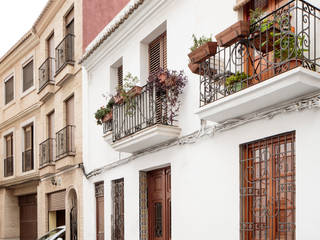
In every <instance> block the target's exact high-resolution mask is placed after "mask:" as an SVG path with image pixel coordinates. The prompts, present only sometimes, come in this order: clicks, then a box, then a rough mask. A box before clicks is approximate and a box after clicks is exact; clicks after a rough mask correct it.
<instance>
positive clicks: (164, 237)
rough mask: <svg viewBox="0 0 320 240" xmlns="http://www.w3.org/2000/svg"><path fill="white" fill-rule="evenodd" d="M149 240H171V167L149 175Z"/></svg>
mask: <svg viewBox="0 0 320 240" xmlns="http://www.w3.org/2000/svg"><path fill="white" fill-rule="evenodd" d="M148 232H149V240H170V239H171V170H170V167H168V168H163V169H159V170H155V171H152V172H149V173H148Z"/></svg>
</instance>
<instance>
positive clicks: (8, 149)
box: [5, 133, 13, 158]
mask: <svg viewBox="0 0 320 240" xmlns="http://www.w3.org/2000/svg"><path fill="white" fill-rule="evenodd" d="M5 140H6V158H8V157H11V156H12V155H13V134H12V133H11V134H9V135H7V136H6V137H5Z"/></svg>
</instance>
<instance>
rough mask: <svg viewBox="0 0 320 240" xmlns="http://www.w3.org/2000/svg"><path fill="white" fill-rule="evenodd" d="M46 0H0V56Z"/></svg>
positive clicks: (28, 24) (19, 35) (16, 39)
mask: <svg viewBox="0 0 320 240" xmlns="http://www.w3.org/2000/svg"><path fill="white" fill-rule="evenodd" d="M46 3H47V0H0V31H1V34H0V35H1V37H0V58H1V57H2V56H3V55H4V54H5V53H6V52H7V51H8V50H9V49H10V48H11V47H12V46H13V45H14V44H15V43H16V42H17V41H18V40H19V39H20V38H21V37H22V36H23V35H24V34H25V33H26V32H27V31H28V30H30V29H31V27H32V25H33V23H34V22H35V20H36V19H37V17H38V16H39V14H40V13H41V11H42V9H43V8H44V6H45V5H46Z"/></svg>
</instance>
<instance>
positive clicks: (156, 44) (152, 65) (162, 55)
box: [149, 32, 167, 74]
mask: <svg viewBox="0 0 320 240" xmlns="http://www.w3.org/2000/svg"><path fill="white" fill-rule="evenodd" d="M161 68H162V69H167V33H166V32H164V33H163V34H161V35H160V36H159V37H157V38H156V39H155V40H153V41H152V42H151V43H150V44H149V74H152V73H156V72H158V71H159V69H161Z"/></svg>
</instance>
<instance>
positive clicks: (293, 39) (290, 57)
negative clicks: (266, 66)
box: [274, 32, 308, 73]
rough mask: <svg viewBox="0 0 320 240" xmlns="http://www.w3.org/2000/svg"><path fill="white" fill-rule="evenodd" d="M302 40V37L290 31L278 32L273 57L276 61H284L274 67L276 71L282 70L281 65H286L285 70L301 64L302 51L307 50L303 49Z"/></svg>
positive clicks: (306, 50)
mask: <svg viewBox="0 0 320 240" xmlns="http://www.w3.org/2000/svg"><path fill="white" fill-rule="evenodd" d="M303 41H304V37H301V36H296V35H295V34H294V33H291V32H290V33H287V34H284V35H281V33H278V40H277V41H276V42H275V45H276V46H277V49H276V50H275V52H274V57H275V59H276V60H277V61H280V62H284V63H283V64H280V66H279V67H278V68H277V69H276V72H277V73H280V72H282V70H281V67H283V66H287V67H288V68H287V69H286V70H291V69H293V68H295V67H299V66H301V65H302V60H303V58H304V55H303V53H304V52H308V49H303Z"/></svg>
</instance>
